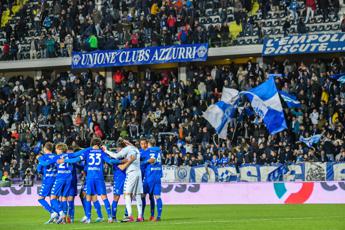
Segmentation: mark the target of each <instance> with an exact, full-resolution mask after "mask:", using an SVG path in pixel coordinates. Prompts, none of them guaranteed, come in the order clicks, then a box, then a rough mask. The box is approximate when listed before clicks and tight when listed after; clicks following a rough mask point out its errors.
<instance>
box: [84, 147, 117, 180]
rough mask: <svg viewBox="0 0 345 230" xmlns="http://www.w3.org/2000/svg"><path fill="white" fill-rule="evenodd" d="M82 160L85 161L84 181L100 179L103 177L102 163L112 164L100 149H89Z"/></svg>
mask: <svg viewBox="0 0 345 230" xmlns="http://www.w3.org/2000/svg"><path fill="white" fill-rule="evenodd" d="M83 159H84V160H85V164H86V167H85V170H86V173H87V174H86V179H87V180H89V179H102V180H104V175H103V164H104V162H107V163H110V164H113V160H112V159H110V157H108V155H107V154H106V153H105V152H103V150H102V149H89V150H88V151H86V152H84V154H83Z"/></svg>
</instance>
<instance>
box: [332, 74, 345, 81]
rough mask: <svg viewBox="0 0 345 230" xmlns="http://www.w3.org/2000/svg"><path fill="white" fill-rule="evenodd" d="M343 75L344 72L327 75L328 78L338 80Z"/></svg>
mask: <svg viewBox="0 0 345 230" xmlns="http://www.w3.org/2000/svg"><path fill="white" fill-rule="evenodd" d="M343 76H345V73H337V74H333V75H331V76H329V78H332V79H334V80H339V79H340V78H342V77H343Z"/></svg>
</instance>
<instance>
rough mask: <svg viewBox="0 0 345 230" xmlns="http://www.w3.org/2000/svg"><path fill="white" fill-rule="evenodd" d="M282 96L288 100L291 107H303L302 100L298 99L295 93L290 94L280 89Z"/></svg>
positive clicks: (287, 102) (287, 103)
mask: <svg viewBox="0 0 345 230" xmlns="http://www.w3.org/2000/svg"><path fill="white" fill-rule="evenodd" d="M279 94H280V96H281V97H282V98H283V100H284V101H285V102H286V105H287V106H288V107H289V108H301V102H300V101H298V100H297V98H296V97H295V96H294V95H291V94H288V93H286V92H284V91H281V90H280V91H279Z"/></svg>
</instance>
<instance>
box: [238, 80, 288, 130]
mask: <svg viewBox="0 0 345 230" xmlns="http://www.w3.org/2000/svg"><path fill="white" fill-rule="evenodd" d="M240 94H242V95H245V96H246V97H247V98H248V100H249V101H250V103H251V104H252V107H253V109H254V111H255V113H256V114H257V115H258V116H259V117H261V118H262V119H263V121H264V123H265V126H266V128H267V129H268V132H269V133H270V134H276V133H279V132H281V131H283V130H284V129H286V128H287V125H286V122H285V117H284V112H283V107H282V104H281V102H280V98H279V94H278V90H277V88H276V85H275V83H274V78H273V77H270V78H269V79H268V80H267V81H265V82H264V83H262V84H261V85H259V86H257V87H255V88H253V89H251V90H249V91H242V92H241V93H240Z"/></svg>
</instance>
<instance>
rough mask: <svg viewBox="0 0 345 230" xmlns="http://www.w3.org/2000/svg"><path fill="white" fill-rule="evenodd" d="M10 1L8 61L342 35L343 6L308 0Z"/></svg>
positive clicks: (5, 23)
mask: <svg viewBox="0 0 345 230" xmlns="http://www.w3.org/2000/svg"><path fill="white" fill-rule="evenodd" d="M6 2H8V4H2V5H1V7H3V8H4V10H2V12H4V13H3V15H2V17H1V19H2V20H1V30H0V46H2V59H3V60H17V59H28V58H31V59H33V58H45V57H56V56H59V57H64V56H70V55H71V52H72V50H76V51H80V50H87V51H90V50H96V49H116V48H122V47H144V46H156V45H170V44H179V43H182V44H183V43H203V42H208V43H209V44H210V46H212V47H220V46H229V45H249V44H258V43H262V41H263V38H265V37H270V38H272V37H282V36H283V35H288V34H296V33H306V32H308V33H320V32H332V31H339V30H340V29H341V28H340V21H339V20H340V17H339V12H340V11H341V7H340V5H339V1H338V0H332V1H327V0H319V1H314V0H307V1H306V2H307V3H308V5H306V4H305V2H304V1H295V0H285V1H273V2H272V3H270V1H267V0H261V1H251V0H243V1H238V0H236V1H224V0H221V1H207V0H201V1H191V0H186V1H182V0H177V1H170V0H164V1H134V0H132V1H131V0H127V1H117V0H112V1H111V0H105V1H97V4H95V3H94V2H93V1H81V0H79V1H56V0H54V1H52V0H50V1H49V0H46V1H44V0H43V1H35V0H27V1H13V0H11V1H5V3H6ZM13 2H18V4H17V5H14V6H12V5H13ZM309 6H310V7H309ZM10 12H11V16H9V15H10ZM299 19H302V20H299Z"/></svg>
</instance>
